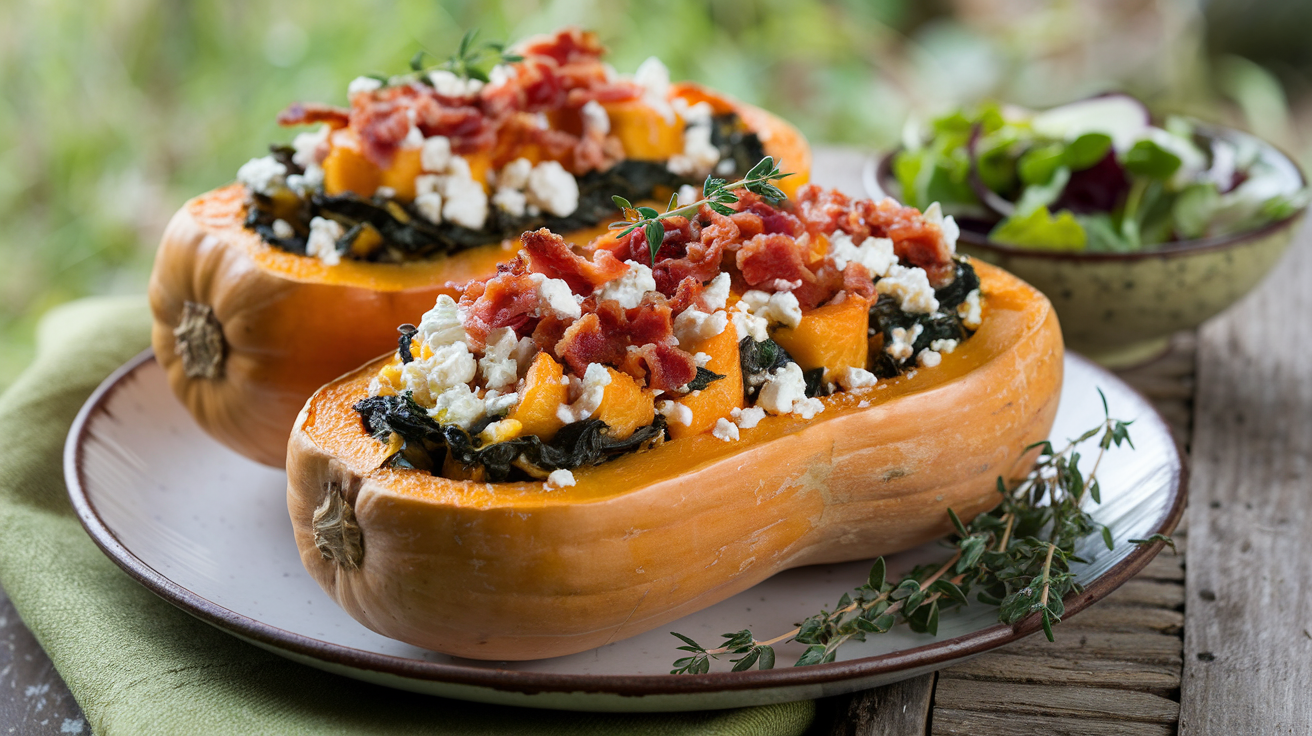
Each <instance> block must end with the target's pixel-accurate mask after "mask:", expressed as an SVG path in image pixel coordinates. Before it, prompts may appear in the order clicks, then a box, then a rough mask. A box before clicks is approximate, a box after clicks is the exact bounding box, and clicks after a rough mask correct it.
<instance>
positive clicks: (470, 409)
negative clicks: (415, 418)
mask: <svg viewBox="0 0 1312 736" xmlns="http://www.w3.org/2000/svg"><path fill="white" fill-rule="evenodd" d="M484 411H485V407H484V406H483V400H482V399H480V398H478V396H476V395H474V392H473V390H471V389H470V388H469V386H468V385H467V384H464V383H459V384H456V385H454V386H452V387H451V388H448V389H446V390H445V391H443V392H442V393H440V394H438V395H437V397H436V398H435V399H434V402H433V408H432V409H429V410H428V415H429V416H431V417H432V418H434V419H436V420H437V421H438V423H439V424H454V425H456V426H458V427H460V428H461V429H469V427H470V425H472V424H473V423H474V422H476V421H478V420H479V418H481V417H482V416H483V413H484Z"/></svg>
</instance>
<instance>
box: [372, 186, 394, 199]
mask: <svg viewBox="0 0 1312 736" xmlns="http://www.w3.org/2000/svg"><path fill="white" fill-rule="evenodd" d="M374 196H375V197H382V198H383V199H396V190H395V189H393V188H391V187H378V188H377V189H375V190H374Z"/></svg>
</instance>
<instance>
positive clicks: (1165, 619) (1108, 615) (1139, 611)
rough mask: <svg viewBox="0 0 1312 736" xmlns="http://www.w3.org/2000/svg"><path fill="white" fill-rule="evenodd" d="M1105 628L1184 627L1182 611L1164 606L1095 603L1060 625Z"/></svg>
mask: <svg viewBox="0 0 1312 736" xmlns="http://www.w3.org/2000/svg"><path fill="white" fill-rule="evenodd" d="M1061 626H1062V627H1063V628H1064V627H1066V626H1079V627H1081V628H1085V629H1106V630H1108V631H1126V632H1134V631H1156V632H1157V633H1159V634H1171V635H1173V636H1179V635H1180V632H1181V631H1183V630H1184V614H1183V613H1181V612H1180V611H1173V610H1171V609H1168V608H1147V607H1145V606H1117V605H1108V604H1107V603H1098V604H1096V605H1093V606H1090V607H1089V608H1088V609H1086V610H1084V611H1081V612H1080V615H1079V616H1077V617H1075V618H1073V619H1071V620H1070V621H1068V622H1067V623H1064V624H1062V625H1061Z"/></svg>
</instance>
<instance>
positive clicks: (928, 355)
mask: <svg viewBox="0 0 1312 736" xmlns="http://www.w3.org/2000/svg"><path fill="white" fill-rule="evenodd" d="M942 362H943V356H942V355H939V354H938V352H936V351H934V350H929V349H925V350H921V351H920V354H919V355H917V356H916V363H918V364H919V365H920V367H921V368H933V367H935V366H937V365H938V364H939V363H942Z"/></svg>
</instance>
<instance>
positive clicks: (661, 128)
mask: <svg viewBox="0 0 1312 736" xmlns="http://www.w3.org/2000/svg"><path fill="white" fill-rule="evenodd" d="M604 107H605V108H606V112H607V114H609V115H610V130H611V133H612V134H613V135H614V136H615V137H616V138H619V139H620V143H622V144H624V155H625V157H626V158H631V159H636V160H639V161H664V160H665V159H667V158H669V157H670V156H673V155H674V154H676V153H679V152H680V151H682V150H683V121H682V120H680V119H679V118H677V117H670V118H668V119H667V118H666V117H664V116H663V115H661V113H660V112H659V111H657V110H655V109H653V108H652V107H650V106H649V105H647V104H646V103H645V102H643V101H642V100H624V101H621V102H608V103H606V104H605V105H604Z"/></svg>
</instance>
